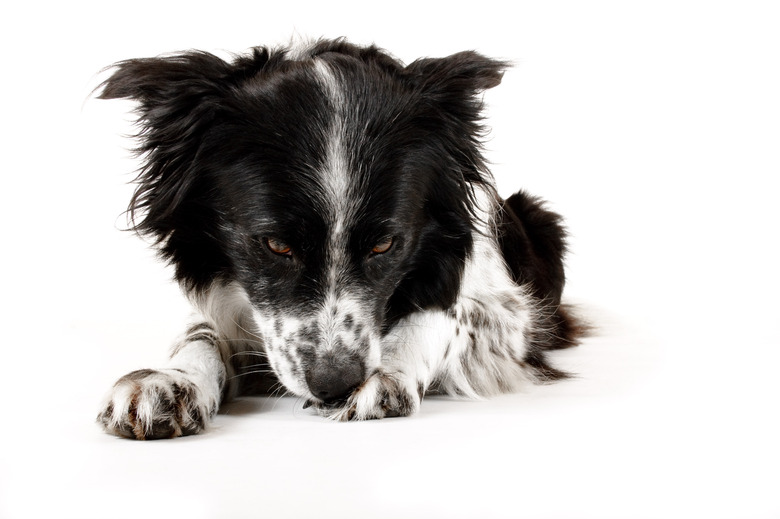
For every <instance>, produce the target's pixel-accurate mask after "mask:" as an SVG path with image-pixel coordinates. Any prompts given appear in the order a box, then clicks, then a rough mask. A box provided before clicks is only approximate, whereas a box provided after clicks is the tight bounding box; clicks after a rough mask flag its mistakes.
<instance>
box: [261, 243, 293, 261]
mask: <svg viewBox="0 0 780 519" xmlns="http://www.w3.org/2000/svg"><path fill="white" fill-rule="evenodd" d="M265 245H266V247H268V250H270V251H271V252H273V253H274V254H278V255H280V256H288V257H290V256H292V248H291V247H290V246H289V245H287V244H286V243H284V242H283V241H279V240H277V239H276V238H266V239H265Z"/></svg>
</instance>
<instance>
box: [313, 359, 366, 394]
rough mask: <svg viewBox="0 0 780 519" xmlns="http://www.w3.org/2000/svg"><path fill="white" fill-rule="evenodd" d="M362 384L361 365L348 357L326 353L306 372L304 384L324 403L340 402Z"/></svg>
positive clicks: (356, 360)
mask: <svg viewBox="0 0 780 519" xmlns="http://www.w3.org/2000/svg"><path fill="white" fill-rule="evenodd" d="M361 382H363V363H362V362H361V361H360V359H359V358H356V357H353V356H348V355H333V354H331V353H326V354H325V355H323V356H321V357H320V358H319V359H317V362H315V363H314V366H313V367H312V368H311V369H310V370H308V371H307V372H306V383H307V384H308V385H309V390H310V391H311V392H312V394H313V395H314V396H316V397H317V398H319V399H320V400H322V401H324V402H333V401H335V400H340V399H342V398H344V397H346V396H347V395H349V393H351V392H352V390H353V389H355V388H356V387H357V386H358V385H360V383H361Z"/></svg>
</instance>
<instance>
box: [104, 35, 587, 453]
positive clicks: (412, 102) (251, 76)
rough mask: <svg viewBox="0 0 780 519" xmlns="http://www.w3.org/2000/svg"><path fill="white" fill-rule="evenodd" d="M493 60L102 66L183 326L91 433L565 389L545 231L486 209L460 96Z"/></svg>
mask: <svg viewBox="0 0 780 519" xmlns="http://www.w3.org/2000/svg"><path fill="white" fill-rule="evenodd" d="M508 66H509V64H508V63H507V62H504V61H499V60H494V59H490V58H487V57H485V56H483V55H481V54H478V53H476V52H472V51H466V52H461V53H457V54H454V55H451V56H449V57H445V58H438V59H430V58H425V59H419V60H417V61H414V62H413V63H411V64H409V65H404V64H403V63H401V62H400V61H399V60H398V59H396V58H394V57H393V56H391V55H390V54H388V53H387V52H385V51H383V50H381V49H379V48H378V47H376V46H373V45H372V46H358V45H354V44H352V43H350V42H348V41H346V40H344V39H337V40H317V41H315V42H311V43H309V44H306V45H298V46H295V45H290V46H285V47H277V48H268V47H256V48H254V49H252V50H251V52H250V53H247V54H244V55H239V56H233V57H232V58H231V59H230V60H224V59H222V58H219V57H217V56H215V55H213V54H210V53H206V52H200V51H189V52H184V53H179V54H173V55H167V56H163V57H157V58H148V59H131V60H128V61H122V62H119V63H117V64H115V65H114V66H113V67H112V68H111V69H110V70H111V72H110V77H108V79H107V80H106V81H105V82H103V83H102V84H101V86H100V87H98V93H97V97H98V98H100V99H120V98H121V99H130V100H133V101H134V102H135V103H136V106H137V116H138V125H139V128H140V130H139V132H138V135H137V138H138V142H139V143H140V144H139V147H138V149H137V151H138V153H139V155H140V156H141V157H142V159H143V160H142V163H143V166H142V168H141V170H140V173H139V176H138V178H137V179H136V182H137V186H136V190H135V192H134V195H133V197H132V200H131V202H130V205H129V209H128V215H129V217H128V218H129V222H130V223H131V226H132V228H133V229H134V230H135V231H137V232H138V233H139V234H140V235H142V236H144V237H148V238H151V239H152V240H153V242H154V245H155V247H156V248H157V250H158V251H159V253H160V255H161V256H162V258H164V259H165V260H167V261H168V262H170V263H171V264H172V265H173V266H174V267H175V277H176V280H177V281H178V283H179V284H180V285H181V287H182V288H183V290H184V292H185V293H186V294H187V296H188V298H189V300H190V301H191V302H192V304H193V306H194V308H195V309H196V318H195V319H194V320H193V322H192V323H191V324H190V326H189V327H188V328H187V329H186V332H185V333H184V335H183V336H182V337H181V339H180V340H178V342H177V343H176V344H175V345H174V347H173V350H172V353H171V356H170V359H169V360H168V361H167V363H165V364H164V365H163V366H161V367H160V368H159V369H154V370H151V369H145V370H139V371H134V372H132V373H129V374H127V375H125V376H124V377H122V378H120V379H119V380H118V382H117V383H116V384H115V385H114V386H113V388H112V389H111V391H110V393H109V395H108V397H107V400H106V402H105V403H104V405H103V407H102V410H101V411H100V413H99V415H98V421H99V423H100V424H102V426H103V427H104V428H105V429H106V430H107V431H109V432H111V433H114V434H117V435H120V436H124V437H127V438H135V439H159V438H172V437H178V436H184V435H191V434H196V433H199V432H201V431H203V430H204V429H205V428H206V427H207V426H208V424H209V423H210V421H211V420H212V419H213V417H214V415H215V414H216V413H217V410H218V409H219V406H220V404H221V402H223V401H225V400H228V399H230V398H234V397H236V396H239V395H242V394H247V393H249V392H254V391H266V392H269V391H273V390H274V389H276V390H279V389H280V388H283V389H284V390H285V391H286V392H287V393H288V394H292V395H296V396H297V397H299V398H301V399H302V400H303V401H304V406H305V407H307V408H308V407H310V408H312V409H313V410H315V411H316V412H317V413H319V414H320V415H322V416H324V417H327V418H330V419H334V420H339V421H348V420H368V419H378V418H384V417H393V416H408V415H412V414H414V413H415V412H416V411H418V409H419V407H420V403H421V401H422V399H423V397H424V395H425V394H426V393H430V392H437V393H443V394H448V395H457V396H460V397H470V398H480V397H484V396H488V395H493V394H497V393H504V392H511V391H516V390H518V389H519V388H521V387H522V386H523V385H524V384H526V383H528V382H536V383H539V382H549V381H554V380H557V379H561V378H564V377H566V376H567V373H565V372H563V371H561V370H558V369H556V368H554V367H553V366H551V365H550V363H549V362H548V360H547V359H546V353H547V352H548V351H549V350H553V349H558V348H565V347H568V346H572V345H574V344H576V343H577V342H578V334H579V330H580V326H579V323H578V321H577V320H576V319H575V318H574V317H573V315H572V313H571V312H570V308H569V307H568V306H566V305H563V304H561V293H562V291H563V287H564V280H565V276H564V263H563V259H564V254H565V251H566V243H565V238H566V233H565V230H564V227H563V223H562V219H561V217H560V216H559V215H558V214H556V213H554V212H551V211H550V210H548V209H546V207H545V204H544V203H543V202H542V201H541V200H540V199H538V198H535V197H533V196H531V195H529V194H527V193H525V192H522V191H521V192H519V193H517V194H515V195H513V196H511V197H509V198H508V199H506V200H502V199H501V198H500V197H499V196H498V195H497V192H496V189H495V186H494V180H493V178H492V176H491V174H490V172H489V170H488V168H487V166H486V161H485V159H484V157H483V149H482V144H481V138H482V137H483V135H484V131H485V128H484V126H483V123H482V117H483V116H482V99H481V95H482V92H484V91H485V90H487V89H489V88H492V87H495V86H496V85H498V84H499V83H500V82H501V79H502V77H503V74H504V71H505V69H507V68H508Z"/></svg>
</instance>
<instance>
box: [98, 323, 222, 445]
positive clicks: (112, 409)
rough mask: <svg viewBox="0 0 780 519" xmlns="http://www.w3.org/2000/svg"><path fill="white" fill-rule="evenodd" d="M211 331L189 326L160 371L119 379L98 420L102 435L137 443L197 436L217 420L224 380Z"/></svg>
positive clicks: (216, 341) (215, 337)
mask: <svg viewBox="0 0 780 519" xmlns="http://www.w3.org/2000/svg"><path fill="white" fill-rule="evenodd" d="M219 346H220V341H219V337H218V335H217V333H216V331H215V330H214V328H213V327H212V326H210V325H209V324H206V323H199V324H196V325H194V326H191V327H190V328H189V330H188V331H187V333H186V334H185V336H184V337H183V339H182V340H181V341H180V342H179V343H178V344H177V345H176V347H175V348H174V351H173V354H172V356H171V358H170V360H169V361H168V362H167V363H166V364H165V365H164V366H163V367H162V368H160V369H155V370H152V369H142V370H138V371H133V372H132V373H128V374H127V375H125V376H124V377H122V378H120V379H119V380H118V381H117V382H116V384H114V387H113V388H112V389H111V391H110V394H109V395H108V398H107V401H106V402H105V404H104V405H103V409H102V411H101V412H100V414H99V415H98V422H100V423H101V424H102V425H103V426H104V427H105V429H106V430H107V431H109V432H111V433H113V434H117V435H119V436H124V437H127V438H134V439H138V440H153V439H161V438H175V437H177V436H186V435H190V434H197V433H199V432H200V431H202V430H203V429H204V427H206V425H207V423H208V422H209V420H210V419H211V418H212V417H213V416H214V414H216V412H217V408H218V406H219V402H220V398H221V393H222V389H223V387H224V385H225V380H226V369H225V364H224V363H223V361H222V357H221V355H220V351H219Z"/></svg>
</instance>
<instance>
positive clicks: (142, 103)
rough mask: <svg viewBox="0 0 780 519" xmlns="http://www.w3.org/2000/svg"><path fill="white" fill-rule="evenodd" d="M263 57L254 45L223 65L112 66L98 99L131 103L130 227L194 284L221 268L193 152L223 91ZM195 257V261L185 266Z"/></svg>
mask: <svg viewBox="0 0 780 519" xmlns="http://www.w3.org/2000/svg"><path fill="white" fill-rule="evenodd" d="M267 60H268V52H267V51H266V50H265V49H264V48H262V47H259V48H257V49H255V51H254V53H253V54H252V55H250V56H246V57H241V58H237V59H236V60H235V61H234V62H233V63H228V62H226V61H224V60H222V59H221V58H219V57H217V56H214V55H212V54H209V53H205V52H195V51H193V52H187V53H182V54H177V55H171V56H166V57H158V58H147V59H132V60H127V61H122V62H119V63H117V64H116V65H114V66H113V67H111V68H110V69H109V70H110V71H111V75H110V77H109V78H108V79H107V80H106V81H105V82H104V83H103V84H102V85H101V86H100V87H98V88H99V91H98V96H97V97H98V98H99V99H129V100H132V101H135V102H136V103H137V108H136V114H137V117H138V120H137V125H138V128H139V129H138V133H137V135H136V137H137V139H138V146H137V148H136V152H137V153H138V155H139V156H141V157H142V158H143V161H144V162H143V167H142V169H141V171H140V173H139V175H138V177H137V179H136V183H137V187H136V191H135V193H134V194H133V198H132V200H131V202H130V206H129V209H128V214H129V217H130V224H131V225H132V228H133V229H134V230H135V231H137V232H138V233H140V234H142V235H144V236H148V237H151V238H153V239H154V241H155V242H156V243H157V244H159V245H161V248H160V252H161V253H162V255H163V256H164V257H165V258H166V259H168V260H170V261H172V262H173V263H174V264H175V265H176V267H177V277H179V279H180V280H183V281H185V282H187V283H188V284H190V285H191V286H195V285H199V284H202V283H205V282H207V281H208V280H205V279H202V280H197V279H192V276H191V275H190V274H189V273H192V272H195V273H202V272H206V271H208V270H212V271H215V270H216V271H218V270H220V269H221V268H223V266H224V265H222V263H224V262H223V261H222V259H220V258H219V257H218V256H219V247H218V246H217V244H216V243H210V242H209V240H211V241H214V240H215V239H216V238H215V237H214V235H215V233H214V232H213V229H212V227H213V226H215V225H216V223H217V222H216V220H217V218H216V216H215V215H210V214H206V212H207V209H206V208H207V207H208V206H209V204H204V203H203V201H204V200H205V199H206V198H207V197H208V196H209V193H210V190H209V186H208V185H206V180H205V179H203V178H201V177H202V175H199V174H198V160H199V151H200V149H201V147H202V145H203V143H204V137H205V136H206V134H207V132H208V131H209V129H210V128H211V127H212V126H213V121H214V119H215V118H216V117H217V116H218V114H219V112H220V110H221V109H222V106H223V105H224V103H223V102H222V100H223V99H224V97H225V95H226V94H227V92H226V90H227V89H230V88H232V86H233V85H234V84H237V83H238V82H240V81H241V80H242V79H244V78H246V77H248V76H250V75H252V74H255V73H257V72H258V71H259V70H260V69H262V68H263V66H264V64H265V63H266V61H267ZM192 258H196V259H197V261H201V262H202V264H200V265H197V266H188V265H186V262H187V261H192Z"/></svg>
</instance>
